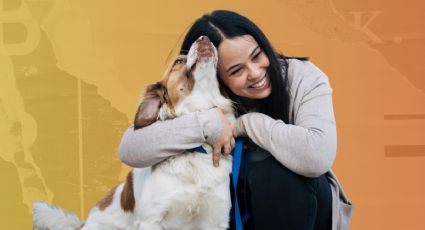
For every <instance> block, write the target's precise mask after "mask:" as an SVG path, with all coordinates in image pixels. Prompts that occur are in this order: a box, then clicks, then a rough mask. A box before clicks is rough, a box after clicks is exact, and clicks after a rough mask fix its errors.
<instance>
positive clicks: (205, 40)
mask: <svg viewBox="0 0 425 230" xmlns="http://www.w3.org/2000/svg"><path fill="white" fill-rule="evenodd" d="M198 41H203V42H209V41H210V39H209V38H208V37H207V36H200V37H199V38H198Z"/></svg>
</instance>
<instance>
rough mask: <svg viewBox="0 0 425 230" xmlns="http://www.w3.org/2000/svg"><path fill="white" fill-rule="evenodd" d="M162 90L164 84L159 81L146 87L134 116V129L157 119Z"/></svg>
mask: <svg viewBox="0 0 425 230" xmlns="http://www.w3.org/2000/svg"><path fill="white" fill-rule="evenodd" d="M164 90H165V88H164V86H163V85H162V84H161V83H159V82H158V83H156V84H151V85H149V86H148V87H147V88H146V93H145V95H144V96H143V99H142V101H141V102H140V104H139V107H138V108H137V113H136V116H135V118H134V130H136V129H140V128H143V127H146V126H148V125H150V124H152V123H154V122H155V121H156V120H157V119H158V113H159V109H160V108H161V106H162V104H163V102H164V95H163V94H164Z"/></svg>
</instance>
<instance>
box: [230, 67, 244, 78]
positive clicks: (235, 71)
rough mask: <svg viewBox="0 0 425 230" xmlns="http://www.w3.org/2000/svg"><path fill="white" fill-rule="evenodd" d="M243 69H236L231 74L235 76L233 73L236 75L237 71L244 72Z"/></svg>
mask: <svg viewBox="0 0 425 230" xmlns="http://www.w3.org/2000/svg"><path fill="white" fill-rule="evenodd" d="M241 70H242V68H237V69H236V70H234V71H232V72H231V73H230V76H233V75H236V74H237V73H240V72H242V71H241Z"/></svg>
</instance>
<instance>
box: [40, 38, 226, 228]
mask: <svg viewBox="0 0 425 230" xmlns="http://www.w3.org/2000/svg"><path fill="white" fill-rule="evenodd" d="M216 68H217V50H216V49H215V48H214V46H213V45H212V43H211V42H210V41H209V39H208V38H207V37H201V38H199V39H198V40H197V41H196V42H195V43H194V44H193V45H192V47H191V49H190V51H189V53H188V55H187V56H184V55H180V56H179V57H177V58H176V59H175V61H174V62H173V63H172V64H171V65H170V67H169V68H168V69H167V70H166V72H165V74H164V77H163V80H162V81H160V82H158V83H156V84H152V85H150V86H148V87H147V90H146V93H145V96H144V98H143V99H142V102H141V103H140V105H139V108H138V112H137V114H136V116H135V120H134V127H135V129H138V128H142V127H145V126H147V125H150V124H151V123H153V122H154V121H155V120H157V119H160V120H165V119H170V118H174V117H178V116H181V115H184V114H188V113H193V112H197V111H202V110H207V109H211V108H213V107H219V108H221V109H222V110H223V111H224V113H225V114H226V116H227V117H228V118H229V120H230V121H231V122H233V121H234V116H233V108H232V103H231V101H230V100H228V99H226V98H224V97H223V96H222V95H221V94H220V90H219V86H218V81H217V77H216ZM203 147H204V149H205V150H206V151H207V154H202V153H193V152H187V153H183V154H179V155H177V156H173V157H170V158H168V159H166V160H164V161H162V162H160V163H159V164H157V165H155V166H153V167H152V168H145V169H133V170H132V171H131V172H130V173H129V174H128V176H127V180H126V181H125V182H124V183H122V184H120V185H118V186H117V187H116V188H114V189H113V190H111V192H109V193H108V194H107V195H106V196H105V197H104V198H103V199H102V200H100V201H99V202H98V203H97V205H96V206H95V207H94V208H92V210H91V211H90V214H89V216H88V218H87V220H86V222H85V223H82V222H81V221H80V220H78V218H77V217H76V216H75V215H72V214H68V213H65V212H63V211H62V210H61V209H59V208H56V207H53V206H49V205H47V204H46V203H42V202H36V203H34V205H33V207H34V226H35V227H37V228H40V229H49V230H65V229H102V230H106V229H111V230H112V229H145V230H156V229H179V230H180V229H188V230H189V229H194V230H195V229H196V230H198V229H205V230H207V229H208V230H213V229H227V227H228V222H229V211H230V208H231V202H230V191H229V174H230V173H231V168H232V167H231V156H228V157H222V159H221V160H220V165H219V167H213V163H212V156H211V153H212V147H211V146H209V145H207V144H204V145H203Z"/></svg>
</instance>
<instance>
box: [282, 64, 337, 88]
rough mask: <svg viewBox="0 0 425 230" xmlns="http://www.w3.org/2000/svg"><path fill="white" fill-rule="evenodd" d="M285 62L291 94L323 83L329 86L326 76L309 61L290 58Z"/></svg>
mask: <svg viewBox="0 0 425 230" xmlns="http://www.w3.org/2000/svg"><path fill="white" fill-rule="evenodd" d="M287 62H288V70H287V71H288V75H287V76H288V79H287V80H288V85H289V87H290V89H291V91H292V92H293V91H294V90H297V91H299V90H300V89H308V88H312V87H314V86H316V85H317V84H323V83H325V84H328V85H329V79H328V76H326V74H325V73H323V71H322V70H320V69H319V68H318V67H317V66H316V65H314V64H313V63H312V62H311V61H308V60H299V59H296V58H290V59H287Z"/></svg>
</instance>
